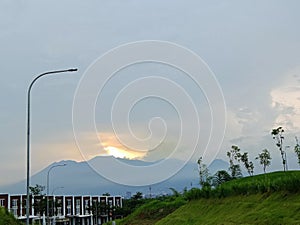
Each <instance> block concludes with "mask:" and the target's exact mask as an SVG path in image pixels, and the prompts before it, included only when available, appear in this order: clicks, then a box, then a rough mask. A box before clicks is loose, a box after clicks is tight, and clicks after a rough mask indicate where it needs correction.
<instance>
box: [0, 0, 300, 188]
mask: <svg viewBox="0 0 300 225" xmlns="http://www.w3.org/2000/svg"><path fill="white" fill-rule="evenodd" d="M299 7H300V2H299V1H297V0H294V1H293V0H288V1H284V0H281V1H280V0H272V1H271V0H263V1H261V0H251V1H250V0H246V1H238V0H229V1H216V0H213V1H198V0H190V1H180V0H166V1H158V0H153V1H138V0H128V1H121V0H113V1H104V0H101V1H96V0H90V1H78V0H75V1H74V0H72V1H70V0H67V1H58V0H53V1H43V2H41V1H36V0H35V1H33V0H30V1H24V0H19V1H9V0H4V1H1V2H0V30H1V32H0V56H1V61H0V101H1V104H0V124H1V125H0V143H1V151H0V169H1V171H2V173H3V174H6V175H5V176H1V179H0V185H4V184H9V183H13V182H16V181H19V180H22V179H24V178H25V175H26V170H25V168H26V160H25V159H26V105H27V89H28V86H29V84H30V82H31V81H32V80H33V79H34V78H35V77H36V76H37V75H38V74H40V73H43V72H45V71H50V70H56V69H66V68H73V67H76V68H78V69H79V71H78V72H77V73H68V74H60V75H53V76H51V77H50V76H48V77H44V78H42V79H40V80H39V81H38V82H37V83H36V84H35V86H34V88H33V90H32V105H31V172H32V173H36V172H38V171H39V170H41V169H43V168H45V167H46V166H48V165H49V164H51V163H53V162H55V161H60V160H67V159H68V160H75V161H82V160H88V159H91V158H93V157H95V156H98V155H114V156H117V157H127V158H136V159H142V160H146V161H155V160H160V159H164V158H165V157H169V156H170V155H171V157H175V158H178V159H180V158H181V157H184V156H185V155H186V154H188V153H189V151H191V150H190V149H191V148H192V147H193V146H192V145H193V141H195V140H196V139H195V138H196V137H195V136H194V132H193V131H192V130H191V131H186V132H187V133H185V134H187V135H186V136H184V137H186V140H184V141H185V144H184V145H183V146H181V147H179V153H178V154H173V155H172V153H173V150H174V149H176V148H177V144H176V143H177V141H178V140H179V139H180V137H181V136H182V133H180V131H181V128H182V126H184V127H188V128H192V127H194V128H195V129H196V128H197V124H198V123H197V121H196V120H195V117H194V116H189V115H193V114H192V113H193V112H192V110H185V112H182V113H181V112H178V110H179V109H184V108H185V107H186V106H187V105H186V104H188V103H187V102H188V101H187V99H186V98H184V97H182V96H183V95H181V94H180V93H179V92H178V93H177V92H176V91H173V89H172V88H174V87H175V86H176V85H175V84H177V86H178V85H180V87H181V89H180V90H184V91H185V92H182V93H188V95H187V96H189V97H190V99H189V100H191V101H192V102H193V104H194V105H195V106H196V111H197V113H196V115H198V116H199V118H198V119H199V124H200V125H201V131H200V135H199V139H197V141H198V142H199V143H200V144H199V146H198V147H199V148H200V151H196V152H195V154H194V155H193V156H192V157H191V160H196V159H197V158H198V157H199V156H201V155H202V154H204V152H203V151H204V150H203V149H204V148H205V144H204V143H206V140H208V139H209V138H210V136H209V130H210V129H211V128H212V124H211V121H212V120H211V118H210V116H211V114H210V109H211V108H210V106H211V105H210V99H209V98H207V96H205V93H204V92H203V90H201V89H199V88H198V87H197V86H196V85H195V83H194V82H193V80H192V79H190V78H189V77H188V76H186V74H185V73H184V71H180V70H178V69H176V68H174V67H172V66H169V65H163V64H159V63H149V62H145V63H141V64H136V65H131V66H128V67H126V68H123V69H122V70H120V71H118V72H117V73H116V74H115V75H114V76H111V77H110V80H109V81H108V82H107V83H106V84H105V87H104V88H103V89H102V90H100V88H99V87H98V88H99V90H98V91H99V92H98V96H97V101H96V102H95V103H94V111H93V112H94V116H95V118H92V119H93V120H94V123H95V127H96V129H91V128H90V127H85V123H84V121H85V119H86V118H85V117H80V115H78V114H76V113H77V112H74V108H73V104H74V102H75V104H76V103H77V102H79V103H81V104H83V103H84V99H83V98H82V99H81V98H80V96H79V97H78V90H80V85H81V84H82V83H83V80H84V78H85V77H87V74H88V73H91V70H92V68H93V65H94V64H93V63H95V62H96V61H95V60H97V59H99V57H100V56H102V55H103V54H105V53H106V52H108V51H110V50H111V49H114V48H116V47H118V46H120V45H125V44H126V43H134V42H141V41H143V40H161V41H164V42H171V43H175V44H176V45H179V46H183V47H185V48H187V49H190V50H191V51H193V52H194V53H196V54H197V55H199V56H200V57H201V59H202V60H203V61H204V62H205V64H206V65H207V66H208V67H209V68H210V70H211V71H212V76H215V78H216V81H217V83H218V85H219V87H220V88H221V90H222V94H223V96H224V104H225V106H226V109H225V110H226V113H225V114H222V115H221V114H220V115H219V116H220V118H223V117H224V118H226V120H225V122H226V130H225V133H224V139H222V138H219V139H220V140H219V141H220V142H221V145H220V147H218V146H217V145H216V148H215V149H208V150H207V154H208V155H210V157H208V158H210V159H211V158H221V159H224V160H227V159H226V151H228V150H229V149H230V147H231V146H232V145H238V146H240V148H241V150H242V151H247V152H249V155H250V158H251V159H252V160H254V158H255V157H256V156H257V154H258V153H259V152H261V151H262V149H264V148H267V149H269V150H270V151H271V155H272V158H273V161H272V165H271V169H273V170H276V169H281V162H280V154H279V151H278V149H276V146H275V144H274V140H273V139H272V137H271V135H270V131H271V129H272V128H275V127H278V126H282V127H284V129H285V140H284V146H290V147H287V148H286V150H287V155H288V163H289V167H290V168H294V169H297V168H299V166H298V165H297V161H296V159H295V154H294V153H293V147H294V145H295V139H294V137H295V136H300V30H299V22H300V15H299V12H298V11H299ZM129 55H130V54H129ZM101 72H103V71H98V73H97V74H98V75H99V76H103V77H104V76H105V74H101ZM157 76H160V77H163V78H165V80H167V81H170V80H172V81H173V82H174V83H172V84H174V86H172V87H171V86H170V87H169V89H167V90H169V91H170V93H171V95H168V96H169V97H170V98H171V97H174V96H175V98H174V101H175V103H176V104H172V102H171V103H170V102H169V101H168V99H167V100H166V99H163V98H161V96H158V97H153V96H152V97H149V98H143V99H140V100H139V101H138V102H137V104H135V105H134V107H132V108H130V109H129V111H124V112H123V111H122V110H123V109H127V108H126V107H127V105H126V104H125V103H124V102H126V98H125V99H124V98H123V100H122V101H115V100H116V99H118V98H117V97H119V96H120V93H121V97H122V96H126V94H127V95H128V96H133V95H134V97H139V96H142V94H141V93H146V92H147V90H148V91H149V93H150V92H151V91H153V90H155V91H157V92H158V93H160V94H164V93H163V90H165V87H167V86H164V85H163V82H164V81H163V80H156V77H157ZM149 77H150V78H151V79H150V80H148V79H147V78H149ZM139 81H141V82H142V83H138V82H139ZM154 81H158V83H159V85H163V87H164V88H159V87H160V86H159V85H157V83H155V82H154ZM90 82H91V83H93V80H90ZM95 83H96V82H95ZM128 85H129V86H128ZM130 85H131V86H130ZM134 85H136V86H134ZM166 85H168V84H166ZM177 86H176V87H177ZM126 87H127V89H126ZM128 87H129V88H128ZM124 88H125V89H124ZM76 90H77V92H76ZM174 90H175V89H174ZM122 91H123V92H122ZM126 91H128V92H126ZM130 91H131V92H130ZM155 91H154V92H155ZM160 91H162V92H160ZM86 93H88V94H89V92H88V91H86ZM170 93H166V94H170ZM76 94H77V95H76ZM76 97H77V98H76ZM80 101H81V102H80ZM114 103H116V104H117V106H119V108H117V109H119V111H118V110H117V111H116V114H114V113H115V112H114V111H112V106H115V105H114ZM118 104H119V105H118ZM220 104H222V103H220ZM188 109H189V108H188ZM183 111H184V110H183ZM128 113H129V114H128ZM74 114H75V119H77V121H75V123H76V124H77V125H80V126H79V127H80V128H78V127H75V135H74V132H73V131H74V118H73V119H72V116H74ZM76 115H78V117H76ZM124 115H126V116H127V115H128V116H127V117H126V118H125V120H124V121H123V120H122V119H124ZM183 115H185V116H183ZM112 116H113V118H114V120H115V121H117V122H115V124H114V125H112V123H111V122H114V121H113V120H112V119H111V118H112ZM181 116H182V117H181ZM78 118H79V119H78ZM181 119H185V120H184V121H183V122H182V121H181ZM215 119H216V118H215ZM195 121H196V122H195ZM129 122H130V124H131V125H130V129H131V130H132V131H133V132H131V130H130V129H128V123H129ZM195 124H196V125H195ZM77 125H76V126H77ZM115 126H117V127H115ZM95 130H96V131H95ZM76 132H77V136H76ZM114 132H117V133H118V135H117V136H116V135H114ZM221 132H222V131H221ZM79 136H80V138H79ZM187 136H189V137H187ZM79 139H80V144H78V140H79ZM190 145H191V146H190ZM149 149H150V150H151V151H149ZM210 152H211V154H210ZM204 161H205V158H204ZM208 161H209V160H208ZM256 166H257V170H256V172H257V173H259V172H262V171H261V168H259V165H258V164H257V163H256Z"/></svg>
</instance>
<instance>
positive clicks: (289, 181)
mask: <svg viewBox="0 0 300 225" xmlns="http://www.w3.org/2000/svg"><path fill="white" fill-rule="evenodd" d="M280 191H284V192H288V193H298V192H300V171H288V172H273V173H269V174H261V175H257V176H253V177H245V178H242V179H236V180H232V181H229V182H226V183H223V184H221V185H220V186H218V187H217V188H214V189H209V188H205V189H191V190H189V191H188V192H186V193H185V197H186V199H187V200H193V199H199V198H209V197H219V198H220V197H227V196H234V195H250V194H259V193H260V194H262V193H273V192H280Z"/></svg>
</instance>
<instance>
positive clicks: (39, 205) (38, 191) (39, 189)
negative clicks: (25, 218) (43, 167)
mask: <svg viewBox="0 0 300 225" xmlns="http://www.w3.org/2000/svg"><path fill="white" fill-rule="evenodd" d="M29 190H30V195H34V196H35V198H34V203H33V208H34V210H35V211H36V212H37V213H38V214H40V215H42V214H44V213H45V211H46V205H47V201H46V198H45V194H44V193H43V191H44V190H45V186H42V185H39V184H36V185H35V187H29Z"/></svg>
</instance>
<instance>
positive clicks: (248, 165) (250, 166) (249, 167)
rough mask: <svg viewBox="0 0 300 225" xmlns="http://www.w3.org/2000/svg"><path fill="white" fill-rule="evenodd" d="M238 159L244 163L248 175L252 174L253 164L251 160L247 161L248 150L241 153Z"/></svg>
mask: <svg viewBox="0 0 300 225" xmlns="http://www.w3.org/2000/svg"><path fill="white" fill-rule="evenodd" d="M240 160H241V161H242V162H243V163H244V166H245V168H246V170H247V172H248V174H249V176H253V172H254V165H253V162H252V161H249V157H248V152H245V153H243V154H241V155H240Z"/></svg>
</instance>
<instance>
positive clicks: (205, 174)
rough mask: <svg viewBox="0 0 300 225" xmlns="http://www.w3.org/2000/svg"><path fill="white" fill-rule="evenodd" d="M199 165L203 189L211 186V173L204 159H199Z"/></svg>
mask: <svg viewBox="0 0 300 225" xmlns="http://www.w3.org/2000/svg"><path fill="white" fill-rule="evenodd" d="M197 164H198V171H199V178H200V181H199V183H200V185H201V187H205V186H209V171H208V168H207V166H206V164H204V163H203V160H202V157H200V158H199V159H198V161H197Z"/></svg>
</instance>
